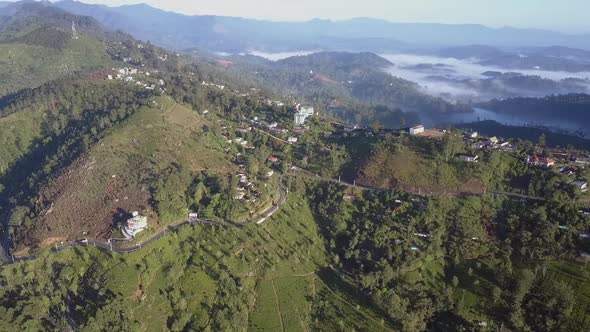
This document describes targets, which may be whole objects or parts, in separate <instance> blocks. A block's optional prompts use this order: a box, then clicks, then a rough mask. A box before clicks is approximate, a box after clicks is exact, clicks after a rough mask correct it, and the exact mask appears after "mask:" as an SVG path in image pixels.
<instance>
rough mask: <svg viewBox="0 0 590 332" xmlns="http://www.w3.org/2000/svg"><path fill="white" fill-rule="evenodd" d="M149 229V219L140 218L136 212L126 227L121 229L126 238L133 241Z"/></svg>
mask: <svg viewBox="0 0 590 332" xmlns="http://www.w3.org/2000/svg"><path fill="white" fill-rule="evenodd" d="M147 227H148V223H147V217H144V216H140V215H139V212H137V211H134V212H133V218H131V219H128V220H127V224H126V225H125V227H123V228H121V232H122V233H123V235H124V236H125V238H127V239H132V238H134V237H135V236H136V235H137V234H138V233H139V232H141V231H143V230H144V229H146V228H147Z"/></svg>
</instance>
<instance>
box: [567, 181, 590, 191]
mask: <svg viewBox="0 0 590 332" xmlns="http://www.w3.org/2000/svg"><path fill="white" fill-rule="evenodd" d="M570 185H572V187H575V188H578V189H580V190H581V191H582V192H585V191H588V183H587V182H586V181H582V180H576V181H574V182H572V183H570Z"/></svg>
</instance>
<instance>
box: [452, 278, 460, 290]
mask: <svg viewBox="0 0 590 332" xmlns="http://www.w3.org/2000/svg"><path fill="white" fill-rule="evenodd" d="M451 284H452V285H453V287H455V288H457V286H459V278H457V276H453V279H452V280H451Z"/></svg>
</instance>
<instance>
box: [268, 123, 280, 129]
mask: <svg viewBox="0 0 590 332" xmlns="http://www.w3.org/2000/svg"><path fill="white" fill-rule="evenodd" d="M278 125H279V124H278V123H277V122H272V123H269V124H268V128H269V129H272V128H275V127H276V126H278Z"/></svg>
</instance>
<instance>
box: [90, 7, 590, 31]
mask: <svg viewBox="0 0 590 332" xmlns="http://www.w3.org/2000/svg"><path fill="white" fill-rule="evenodd" d="M83 2H87V3H100V4H105V5H109V6H115V5H122V4H134V3H139V2H144V3H147V4H149V5H151V6H154V7H158V8H161V9H166V10H169V11H174V12H179V13H183V14H196V15H203V14H210V15H227V16H240V17H248V18H258V19H267V20H274V21H302V20H309V19H312V18H324V19H334V20H340V19H347V18H351V17H374V18H381V19H386V20H389V21H395V22H426V23H477V24H484V25H487V26H491V27H502V26H513V27H519V28H541V29H550V30H557V31H562V32H566V33H590V20H588V15H589V14H588V13H589V12H590V1H589V0H565V1H557V0H83Z"/></svg>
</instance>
